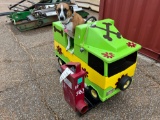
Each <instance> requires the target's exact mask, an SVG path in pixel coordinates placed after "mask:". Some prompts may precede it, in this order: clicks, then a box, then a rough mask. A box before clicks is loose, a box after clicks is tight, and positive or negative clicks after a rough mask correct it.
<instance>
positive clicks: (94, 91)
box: [89, 87, 100, 101]
mask: <svg viewBox="0 0 160 120" xmlns="http://www.w3.org/2000/svg"><path fill="white" fill-rule="evenodd" d="M89 92H90V95H91V96H92V98H93V99H94V100H96V101H98V100H100V99H99V96H98V93H97V91H96V90H95V89H93V88H92V87H89Z"/></svg>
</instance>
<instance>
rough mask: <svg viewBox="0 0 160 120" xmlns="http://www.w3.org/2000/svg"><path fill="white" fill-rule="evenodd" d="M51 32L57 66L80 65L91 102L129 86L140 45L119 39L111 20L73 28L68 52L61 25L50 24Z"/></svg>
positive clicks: (103, 99)
mask: <svg viewBox="0 0 160 120" xmlns="http://www.w3.org/2000/svg"><path fill="white" fill-rule="evenodd" d="M53 32H54V49H55V54H56V56H57V57H58V59H59V60H60V61H61V63H68V62H80V63H81V66H82V69H83V70H84V71H86V75H85V84H86V88H89V89H90V90H91V94H92V96H93V98H94V99H100V100H101V101H105V100H107V99H108V98H110V97H112V96H114V95H115V94H117V93H119V92H120V91H122V90H125V89H127V88H128V87H129V85H130V84H131V82H132V81H133V80H132V77H133V76H134V73H135V69H136V64H137V51H138V50H139V49H140V48H141V46H140V45H139V44H137V43H134V42H132V41H130V40H127V39H125V38H123V37H122V35H121V34H120V33H119V31H118V30H117V29H116V27H115V26H114V21H113V20H112V19H104V20H99V21H95V22H89V23H86V24H82V25H79V26H77V27H76V30H75V35H74V39H72V40H71V43H72V45H71V49H70V50H68V51H66V47H67V41H68V40H67V35H66V33H65V32H64V31H63V26H62V24H61V22H53ZM72 49H74V53H73V54H72V53H71V51H72Z"/></svg>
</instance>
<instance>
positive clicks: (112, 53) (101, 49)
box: [76, 19, 141, 63]
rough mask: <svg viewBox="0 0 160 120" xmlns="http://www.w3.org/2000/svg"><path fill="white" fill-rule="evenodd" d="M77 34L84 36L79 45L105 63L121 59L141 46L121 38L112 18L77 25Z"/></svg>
mask: <svg viewBox="0 0 160 120" xmlns="http://www.w3.org/2000/svg"><path fill="white" fill-rule="evenodd" d="M84 29H86V30H84ZM80 32H83V33H80ZM77 34H80V35H83V36H85V37H83V40H81V46H82V47H83V48H84V49H85V50H87V51H89V52H90V53H92V54H94V55H96V56H97V57H99V58H100V59H102V60H103V61H106V62H107V63H111V62H114V61H116V60H118V59H121V58H123V57H125V56H127V55H129V54H131V53H133V52H135V51H138V50H139V49H140V48H141V46H140V45H139V44H137V43H135V42H132V41H129V40H127V39H125V38H123V37H122V35H121V34H120V32H119V31H118V30H117V29H116V27H115V26H114V21H113V20H112V19H104V20H100V21H96V22H93V23H88V24H84V25H79V26H77V28H76V35H77Z"/></svg>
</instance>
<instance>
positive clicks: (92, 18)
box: [85, 16, 97, 23]
mask: <svg viewBox="0 0 160 120" xmlns="http://www.w3.org/2000/svg"><path fill="white" fill-rule="evenodd" d="M88 21H91V22H95V21H97V18H96V17H94V16H91V17H89V18H87V19H86V21H85V23H87V22H88Z"/></svg>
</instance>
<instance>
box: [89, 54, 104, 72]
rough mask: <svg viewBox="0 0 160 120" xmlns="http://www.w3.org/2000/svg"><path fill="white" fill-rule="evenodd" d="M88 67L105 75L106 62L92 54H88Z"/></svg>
mask: <svg viewBox="0 0 160 120" xmlns="http://www.w3.org/2000/svg"><path fill="white" fill-rule="evenodd" d="M88 65H89V66H90V67H91V68H93V69H94V70H95V71H97V72H98V73H99V74H101V75H104V62H103V61H102V60H101V59H99V58H98V57H96V56H94V55H92V54H91V53H88Z"/></svg>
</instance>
